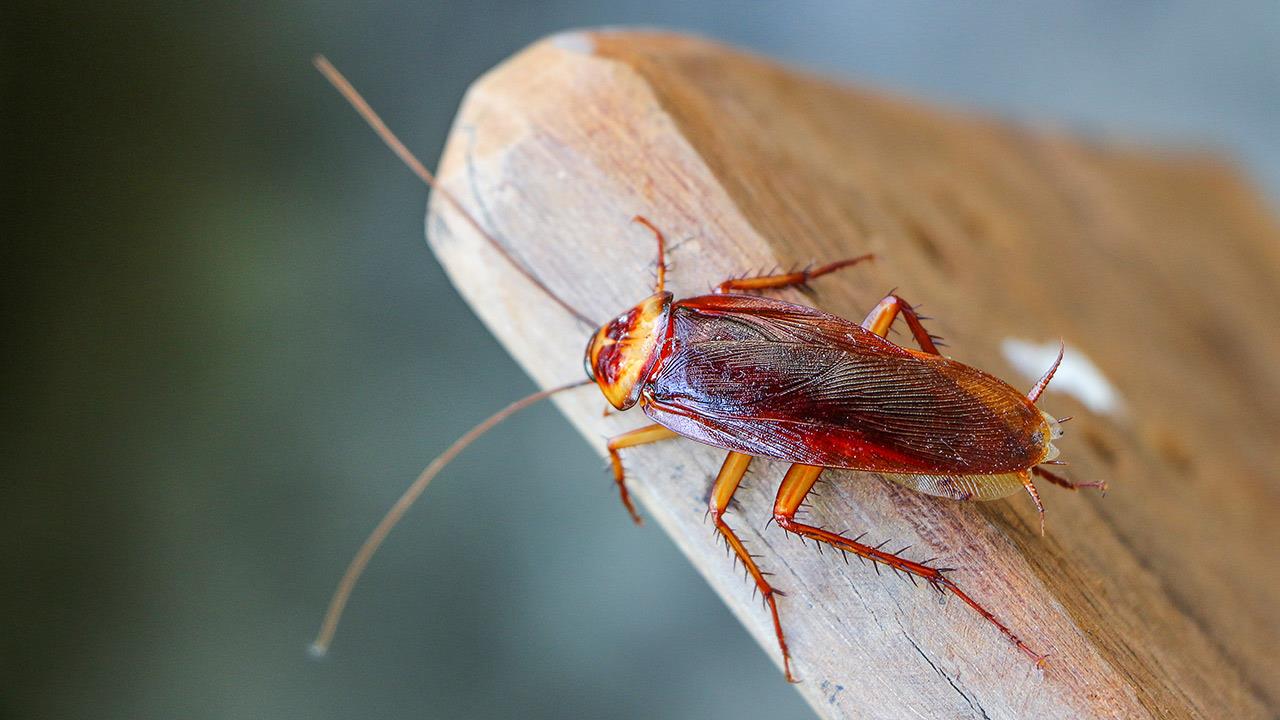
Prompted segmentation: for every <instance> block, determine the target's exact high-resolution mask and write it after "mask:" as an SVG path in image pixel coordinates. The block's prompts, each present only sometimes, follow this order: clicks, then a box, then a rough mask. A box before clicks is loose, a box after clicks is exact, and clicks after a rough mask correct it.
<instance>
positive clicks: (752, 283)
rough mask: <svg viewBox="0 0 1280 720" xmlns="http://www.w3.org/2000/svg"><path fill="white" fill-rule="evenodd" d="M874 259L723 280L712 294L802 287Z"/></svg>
mask: <svg viewBox="0 0 1280 720" xmlns="http://www.w3.org/2000/svg"><path fill="white" fill-rule="evenodd" d="M874 257H875V256H874V255H859V256H858V257H854V258H845V259H844V260H837V261H835V262H833V263H827V264H826V265H820V266H818V267H816V268H812V269H809V270H797V271H796V272H790V273H781V274H778V275H759V276H756V277H744V278H737V279H734V280H725V281H724V282H722V283H720V284H719V285H717V286H716V287H715V289H714V290H713V291H712V292H714V293H715V294H717V295H723V294H724V293H730V292H734V291H735V290H769V289H772V288H784V287H791V286H794V285H804V284H806V283H808V282H809V281H810V280H813V279H815V278H819V277H822V276H823V275H826V274H828V273H833V272H835V271H837V270H843V269H845V268H847V267H853V266H854V265H857V264H858V263H860V262H862V261H863V260H871V259H873V258H874Z"/></svg>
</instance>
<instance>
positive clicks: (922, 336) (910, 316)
mask: <svg viewBox="0 0 1280 720" xmlns="http://www.w3.org/2000/svg"><path fill="white" fill-rule="evenodd" d="M898 313H902V317H903V318H904V319H905V320H906V321H907V327H909V328H911V334H912V335H913V336H914V337H915V339H916V342H917V343H919V345H920V349H921V350H924V351H925V352H927V353H929V354H931V355H941V354H942V353H940V352H938V346H937V345H936V344H935V343H937V342H938V341H939V340H941V338H938V337H936V336H934V335H931V334H929V331H928V330H926V329H925V327H924V323H922V322H921V321H920V316H919V315H918V314H916V311H915V308H913V307H911V304H910V303H908V302H907V301H906V300H903V299H902V298H900V297H898V296H897V295H896V294H894V293H889V294H888V295H886V296H885V297H884V299H883V300H881V301H880V302H879V304H877V305H876V306H875V308H873V309H872V310H871V312H870V313H867V317H866V319H865V320H863V321H862V327H864V328H866V329H867V330H870V331H871V332H873V333H875V334H876V335H879V336H880V337H885V336H887V335H888V334H889V328H890V327H892V326H893V321H894V320H895V319H896V318H897V317H898Z"/></svg>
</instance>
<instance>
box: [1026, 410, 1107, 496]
mask: <svg viewBox="0 0 1280 720" xmlns="http://www.w3.org/2000/svg"><path fill="white" fill-rule="evenodd" d="M1059 422H1061V421H1059ZM1031 472H1033V473H1035V474H1036V475H1037V476H1039V477H1042V478H1044V479H1045V480H1048V481H1049V482H1051V483H1053V484H1054V485H1057V486H1058V487H1064V488H1066V489H1068V490H1079V489H1080V488H1098V489H1099V490H1101V491H1102V492H1104V493H1105V492H1106V491H1107V481H1106V480H1094V481H1091V482H1079V481H1077V480H1068V479H1067V478H1064V477H1062V476H1061V475H1059V474H1057V473H1054V472H1049V471H1048V470H1045V469H1044V468H1042V467H1033V468H1031Z"/></svg>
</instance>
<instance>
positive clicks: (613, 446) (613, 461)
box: [608, 423, 679, 525]
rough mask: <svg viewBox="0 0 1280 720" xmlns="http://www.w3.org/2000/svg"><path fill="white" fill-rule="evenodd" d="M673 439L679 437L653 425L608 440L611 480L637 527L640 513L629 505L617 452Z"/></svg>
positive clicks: (624, 476) (642, 521)
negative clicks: (615, 483) (616, 485)
mask: <svg viewBox="0 0 1280 720" xmlns="http://www.w3.org/2000/svg"><path fill="white" fill-rule="evenodd" d="M673 437H679V436H678V435H676V433H674V432H672V431H670V430H668V429H666V428H665V427H663V426H661V425H659V424H657V423H654V424H653V425H645V426H644V427H639V428H636V429H635V430H630V431H628V432H624V433H622V434H621V435H617V436H615V437H613V438H610V439H609V446H608V447H609V464H610V465H612V466H613V479H614V481H615V482H617V483H618V493H619V494H620V495H622V504H623V505H625V506H626V508H627V512H629V513H631V519H632V520H634V521H635V523H636V524H637V525H641V524H643V523H644V519H643V518H641V517H640V513H638V512H636V508H635V506H634V505H632V504H631V494H630V493H628V492H627V483H626V473H625V472H623V470H622V456H621V455H619V454H618V451H619V450H621V449H622V448H627V447H635V446H636V445H647V444H649V443H653V442H658V441H659V440H668V439H670V438H673Z"/></svg>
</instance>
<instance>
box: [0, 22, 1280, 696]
mask: <svg viewBox="0 0 1280 720" xmlns="http://www.w3.org/2000/svg"><path fill="white" fill-rule="evenodd" d="M344 5H345V4H342V3H333V2H322V3H300V2H284V3H274V4H259V3H241V4H222V5H215V4H208V3H172V2H136V3H131V4H128V5H127V6H126V5H122V4H121V5H117V4H113V3H40V2H27V1H25V0H17V1H16V2H10V3H5V7H4V9H3V11H0V12H3V19H2V29H0V32H2V33H3V36H2V37H3V51H4V56H3V57H4V60H3V87H4V94H3V119H4V127H3V130H4V133H3V139H2V141H0V142H2V143H3V145H2V146H3V149H4V155H3V164H2V166H3V169H4V174H5V177H6V180H7V181H8V182H7V183H6V186H7V190H6V192H5V193H4V196H3V197H4V200H3V202H4V205H5V208H4V223H5V230H4V235H3V237H4V242H3V258H4V262H3V268H4V276H5V280H4V282H3V286H2V290H0V292H3V293H4V296H5V297H4V307H5V308H6V312H5V315H6V316H7V317H6V319H7V321H8V323H9V326H8V327H7V328H6V329H5V335H4V339H5V341H6V342H5V343H4V345H5V350H4V354H3V360H4V374H3V377H4V379H5V382H6V387H5V392H4V396H5V412H4V423H5V428H4V432H3V434H2V438H3V439H2V440H0V442H2V443H3V448H4V451H3V452H4V455H3V457H4V468H5V472H4V476H5V477H4V479H3V483H2V484H0V487H2V488H3V492H4V494H3V497H2V498H0V539H2V541H3V546H2V547H3V552H2V553H0V563H3V564H2V565H0V568H2V569H3V578H4V583H3V589H0V716H6V717H15V718H28V717H30V718H43V717H48V718H53V717H93V718H170V717H174V718H176V717H182V718H294V717H296V718H339V717H342V718H349V717H360V718H382V717H430V718H436V717H440V718H443V717H465V718H484V717H522V718H537V717H547V718H561V717H634V718H665V717H673V718H677V717H689V718H701V717H742V718H746V717H768V718H775V719H776V718H788V717H805V716H807V715H808V714H809V711H808V709H807V708H806V707H805V706H804V704H803V703H802V702H801V700H800V698H799V696H798V695H797V694H796V693H794V692H793V691H792V690H791V689H790V688H788V687H787V686H786V684H785V683H784V682H783V681H782V678H781V676H780V674H779V672H778V671H777V670H776V669H775V668H774V667H773V665H772V664H771V662H770V660H769V657H768V656H767V655H766V654H765V653H764V652H763V651H762V650H760V649H759V648H758V647H757V646H756V645H755V644H754V643H753V642H752V641H751V640H750V639H749V638H748V637H747V636H746V634H745V633H744V632H743V631H742V630H741V629H740V628H739V626H738V625H737V623H736V621H734V620H733V619H732V618H731V617H730V616H729V614H728V613H727V612H726V611H725V610H724V609H723V608H722V607H721V606H720V604H719V602H718V600H717V599H716V598H715V597H714V596H713V595H712V594H711V593H710V591H709V590H708V589H707V588H706V587H705V586H704V585H703V583H702V581H701V580H700V579H699V578H698V577H697V576H696V575H695V574H694V573H693V571H692V570H691V569H690V567H689V566H688V564H687V563H686V562H685V561H684V559H683V558H682V557H681V556H680V555H679V554H678V553H677V552H676V550H675V549H674V547H673V546H672V545H671V544H670V542H668V541H667V539H666V538H665V537H664V536H663V534H662V533H661V532H660V531H658V530H657V529H656V528H655V527H653V526H652V525H650V526H646V527H645V528H644V529H640V530H637V529H636V528H634V527H633V526H632V525H631V523H630V522H629V521H628V520H627V518H626V517H625V515H624V513H623V511H622V510H621V508H620V507H619V506H618V502H617V499H616V497H615V495H614V493H613V491H612V489H611V486H610V484H609V481H608V480H607V478H606V476H605V474H603V473H602V472H601V469H600V461H599V460H598V458H596V457H594V456H593V455H592V454H591V453H590V452H589V451H588V450H587V448H586V446H585V444H584V443H583V442H582V441H581V440H580V439H579V438H578V437H577V436H576V435H575V434H574V433H573V432H572V431H571V430H570V429H569V428H568V427H567V425H566V424H565V423H564V422H563V421H562V420H561V418H560V417H559V416H558V415H557V413H556V412H555V411H554V410H553V409H551V408H549V407H544V408H540V409H537V410H534V411H531V412H529V413H528V414H527V415H525V416H523V417H521V418H519V419H517V420H515V421H513V422H511V423H510V424H509V425H507V426H505V427H503V428H502V429H500V430H499V431H497V432H496V433H494V434H493V435H491V436H490V437H488V438H486V439H485V440H483V441H481V442H480V443H479V444H477V445H476V446H475V448H474V450H473V451H471V452H469V453H468V454H466V455H465V456H464V457H463V458H462V459H460V460H459V461H458V462H457V463H456V464H455V465H454V466H453V467H452V468H451V469H450V470H449V471H447V473H446V474H445V476H443V477H442V478H441V479H440V480H439V481H438V482H437V484H435V485H434V486H433V487H432V488H431V489H430V491H429V493H428V495H427V497H426V498H425V501H424V502H423V503H422V504H421V505H420V506H419V507H417V508H416V509H415V510H414V511H413V512H412V513H411V514H410V515H409V517H408V521H407V522H406V523H405V524H404V525H403V526H402V527H400V528H399V529H398V530H397V531H396V532H395V533H394V534H393V535H392V537H391V539H390V541H389V542H388V544H387V546H386V548H385V549H384V550H383V552H382V554H381V555H380V556H379V557H378V558H377V559H376V560H375V562H374V564H373V566H372V567H371V569H370V571H369V573H368V575H367V576H366V579H365V580H364V583H363V585H362V586H361V587H360V588H359V590H358V591H357V593H356V595H355V597H354V599H353V602H352V605H351V608H350V612H349V613H348V616H347V619H346V624H345V626H344V627H343V629H342V631H341V632H340V633H339V636H338V640H337V644H336V646H335V649H334V652H333V654H332V655H331V656H330V657H329V658H328V659H327V660H325V661H323V662H315V661H311V660H309V659H308V657H307V654H306V646H307V643H308V642H309V641H310V639H311V635H312V633H313V632H314V630H315V629H316V625H317V623H318V621H319V619H320V615H321V612H322V610H323V607H324V603H325V602H326V600H327V598H328V594H329V592H330V590H331V589H332V586H333V583H334V582H335V581H336V580H337V578H338V576H339V573H340V572H341V570H342V567H343V565H344V564H345V562H346V561H347V559H348V558H349V557H350V554H351V553H352V552H353V551H354V549H355V548H356V546H357V544H358V543H359V541H360V540H361V539H362V538H363V536H364V534H365V533H366V532H367V531H368V530H369V529H370V528H371V527H372V525H373V523H374V522H375V521H376V520H377V518H378V517H379V516H380V515H381V513H382V512H383V511H384V510H385V509H386V507H387V506H388V504H389V503H390V502H391V501H392V500H393V499H394V498H395V497H396V496H397V495H398V494H399V492H400V491H401V490H402V489H403V487H404V486H405V484H406V483H407V482H408V481H409V480H410V479H411V478H412V477H413V476H414V475H415V474H416V473H417V472H418V470H419V469H420V468H421V467H422V465H424V464H425V463H426V462H427V461H428V460H429V459H430V458H431V457H432V456H434V455H435V454H436V453H437V452H439V451H440V450H442V449H443V448H444V447H445V446H446V445H447V444H448V443H449V442H450V441H451V440H452V439H453V438H455V437H456V436H457V435H459V434H460V433H462V432H463V431H465V430H466V429H467V428H468V427H469V426H470V425H471V424H473V423H474V422H476V421H478V420H480V419H481V418H483V417H484V416H486V415H487V414H488V413H490V412H491V411H493V410H495V409H496V408H498V407H500V406H501V405H502V404H504V403H505V402H507V401H508V400H510V399H513V398H515V397H518V396H520V395H522V394H524V393H527V392H529V391H530V390H531V389H532V385H531V383H530V381H529V380H528V379H527V378H526V377H525V376H524V375H523V374H522V372H521V371H520V370H519V369H518V368H517V367H516V366H515V365H514V364H513V363H512V362H511V361H510V360H509V359H508V358H507V357H506V355H505V354H504V352H503V351H502V350H501V349H500V348H499V347H498V346H497V345H496V344H495V342H494V341H493V339H492V338H490V337H489V335H488V334H487V332H486V331H485V330H484V329H483V328H482V327H481V326H480V324H479V323H478V322H477V321H476V320H475V318H474V316H473V315H472V313H471V311H470V310H469V309H468V308H467V307H466V306H465V305H464V304H463V303H462V302H461V301H460V300H459V299H458V297H457V296H456V294H455V293H454V290H453V288H452V287H451V286H450V285H449V283H448V281H447V280H446V279H445V277H444V275H443V274H442V272H441V271H440V269H439V267H438V266H437V264H436V262H435V260H434V259H433V258H432V256H431V254H430V253H429V252H428V250H427V248H426V246H425V244H424V243H423V241H422V215H423V207H424V198H425V192H424V190H423V188H421V187H420V186H419V184H418V183H417V181H416V180H414V179H413V178H412V177H411V176H410V175H409V174H408V172H406V171H405V170H404V169H403V168H401V167H400V166H399V165H398V163H397V162H396V161H395V160H394V158H393V157H392V156H391V155H390V154H389V153H388V152H387V151H386V150H384V149H383V148H382V147H381V146H380V145H379V144H378V143H377V141H376V140H375V139H374V137H373V136H372V134H371V133H370V132H369V131H368V130H367V129H366V128H365V127H364V126H363V125H362V124H361V123H360V122H359V121H358V120H357V119H356V117H355V116H354V115H353V114H352V113H351V112H350V111H349V110H348V109H347V108H346V107H345V106H344V105H343V104H342V103H341V102H340V100H339V99H338V98H337V97H336V95H335V94H334V93H333V91H331V90H330V89H329V87H328V86H327V85H325V84H324V83H323V81H322V80H321V79H320V77H319V76H318V75H317V74H316V73H315V72H314V71H313V70H312V68H311V66H310V64H309V58H310V56H311V55H312V54H313V53H315V52H324V53H327V54H328V55H329V56H330V57H331V58H332V59H333V60H334V62H336V63H337V64H338V65H339V66H340V67H342V68H343V69H344V70H345V71H346V72H347V73H348V74H349V75H350V76H351V77H352V79H353V80H354V81H355V83H356V84H357V85H358V86H359V87H361V88H362V89H363V90H364V92H365V93H366V94H367V95H368V96H369V97H370V99H371V100H372V101H373V103H374V104H375V105H376V106H377V107H378V108H379V109H380V110H381V111H382V112H383V114H384V115H385V116H386V117H387V119H388V120H389V122H390V123H391V125H392V126H393V127H395V128H397V129H398V130H399V131H400V132H401V133H402V134H403V136H404V138H405V140H406V141H407V142H408V144H409V145H410V146H411V147H413V148H415V149H417V151H418V152H420V153H421V155H422V156H423V158H424V159H425V160H427V161H428V163H429V164H430V163H432V162H433V161H434V159H435V156H436V154H437V153H438V150H439V148H440V147H441V145H442V143H443V141H444V138H445V133H446V130H447V127H448V124H449V122H450V119H451V117H452V115H453V112H454V110H455V109H456V107H457V104H458V101H459V100H460V98H461V96H462V93H463V91H464V90H465V88H466V87H467V84H468V83H469V82H470V81H471V80H472V79H473V78H475V77H476V76H477V75H478V74H480V73H481V72H483V71H484V70H486V69H487V68H489V67H491V66H492V65H493V64H495V63H497V62H499V61H500V60H502V59H503V58H505V57H507V56H508V55H510V54H511V53H513V52H515V51H517V50H519V49H520V48H521V47H523V46H525V45H527V44H528V43H530V42H532V41H534V40H536V39H537V38H539V37H540V36H542V35H545V34H547V33H551V32H554V31H557V30H561V29H564V28H568V27H574V26H588V25H601V24H645V25H653V26H663V27H670V28H683V29H688V30H692V31H696V32H699V33H702V34H705V35H709V36H712V37H716V38H720V39H723V40H726V41H730V42H733V43H736V44H740V45H743V46H746V47H748V48H752V49H755V50H757V51H759V52H762V53H766V54H771V55H775V56H777V57H780V58H782V59H784V60H787V61H789V62H792V63H795V64H799V65H802V66H806V67H808V68H811V69H815V70H817V71H819V72H823V73H826V74H829V75H833V76H837V77H843V78H847V79H849V80H851V81H858V82H863V83H868V84H872V85H879V86H883V87H887V88H892V89H895V90H899V91H904V92H908V93H911V94H915V95H918V96H921V97H925V98H932V99H935V100H938V101H943V102H949V103H954V104H960V105H964V106H968V107H971V108H976V109H981V110H984V111H989V112H994V113H998V114H1001V115H1004V116H1006V117H1012V118H1018V119H1025V120H1029V121H1034V122H1039V123H1050V124H1054V125H1058V126H1067V127H1073V128H1077V129H1079V130H1080V131H1081V132H1086V133H1091V134H1094V135H1100V136H1106V137H1116V136H1118V137H1124V138H1130V139H1140V140H1143V141H1146V142H1156V141H1159V142H1164V143H1172V144H1179V145H1188V144H1190V145H1196V146H1201V147H1211V148H1217V149H1220V150H1222V151H1224V152H1229V153H1231V154H1233V155H1234V157H1235V158H1236V159H1237V160H1238V161H1239V162H1240V163H1241V164H1242V165H1243V166H1245V167H1246V168H1247V169H1248V170H1249V171H1250V172H1252V173H1253V175H1254V177H1256V178H1257V179H1258V180H1259V181H1260V182H1261V183H1262V184H1263V186H1264V187H1265V188H1266V189H1267V190H1268V192H1269V193H1270V196H1271V197H1272V198H1273V199H1274V198H1275V197H1277V193H1280V131H1277V127H1278V126H1280V4H1277V3H1275V2H1273V1H1271V0H1258V1H1256V2H1236V3H1202V2H1172V3H1153V2H1129V3H1110V2H1106V3H1101V2H1100V3H1078V4H1070V3H1062V2H1044V3H1035V4H1031V5H1025V6H1022V7H1021V8H1019V9H1009V8H1008V7H1007V6H1008V5H1011V4H1009V3H994V4H991V3H945V4H943V3H940V4H925V3H912V4H902V5H899V4H889V3H872V2H859V3H849V2H835V1H833V2H790V3H777V4H765V3H747V4H721V3H714V2H708V3H689V2H678V1H676V0H644V1H643V2H621V1H618V2H581V1H579V2H567V1H566V2H549V3H525V2H459V3H443V2H428V3H422V4H413V3H404V2H398V3H363V4H356V6H354V7H351V8H347V7H344ZM565 342H571V343H573V344H575V345H577V344H580V343H581V339H580V338H567V339H565ZM578 371H579V369H578V368H576V367H575V368H566V377H571V376H576V373H577V372H578ZM704 481H705V479H704V478H690V482H704ZM841 572H844V570H843V568H842V570H841ZM874 581H875V580H874V578H873V577H869V578H868V582H874Z"/></svg>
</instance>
